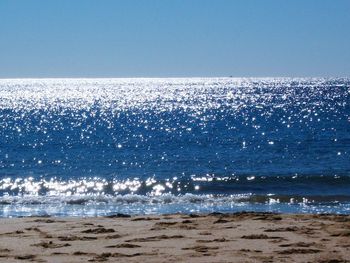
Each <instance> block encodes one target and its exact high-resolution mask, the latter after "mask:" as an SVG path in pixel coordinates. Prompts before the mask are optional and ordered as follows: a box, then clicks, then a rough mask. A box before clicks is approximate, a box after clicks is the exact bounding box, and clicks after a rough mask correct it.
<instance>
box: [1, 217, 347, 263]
mask: <svg viewBox="0 0 350 263" xmlns="http://www.w3.org/2000/svg"><path fill="white" fill-rule="evenodd" d="M349 259H350V215H337V214H279V213H270V212H238V213H233V214H229V213H227V214H226V213H225V214H223V213H211V214H168V215H137V216H130V215H125V214H115V215H111V216H105V217H74V218H73V217H45V216H44V217H23V218H1V219H0V261H3V262H116V261H118V262H141V261H142V262H324V263H325V262H328V263H330V262H350V261H349Z"/></svg>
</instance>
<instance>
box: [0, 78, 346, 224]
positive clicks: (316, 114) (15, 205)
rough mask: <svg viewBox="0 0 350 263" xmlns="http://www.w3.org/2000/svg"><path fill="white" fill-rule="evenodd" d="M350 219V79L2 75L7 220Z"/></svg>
mask: <svg viewBox="0 0 350 263" xmlns="http://www.w3.org/2000/svg"><path fill="white" fill-rule="evenodd" d="M242 210H245V211H274V212H283V213H342V214H350V79H344V78H343V79H341V78H295V79H294V78H174V79H170V78H154V79H149V78H147V79H142V78H137V79H8V80H6V79H3V80H0V217H17V216H31V215H52V216H103V215H109V214H113V213H126V214H160V213H176V212H183V213H206V212H214V211H217V212H236V211H242Z"/></svg>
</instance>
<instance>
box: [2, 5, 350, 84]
mask: <svg viewBox="0 0 350 263" xmlns="http://www.w3.org/2000/svg"><path fill="white" fill-rule="evenodd" d="M230 75H232V76H238V77H239V76H348V77H349V76H350V0H289V1H287V0H285V1H282V0H264V1H263V0H256V1H253V0H207V1H206V0H123V1H122V0H120V1H118V0H103V1H101V0H94V1H93V0H22V1H19V0H0V78H12V77H16V78H20V77H167V76H168V77H175V76H178V77H181V76H230Z"/></svg>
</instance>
